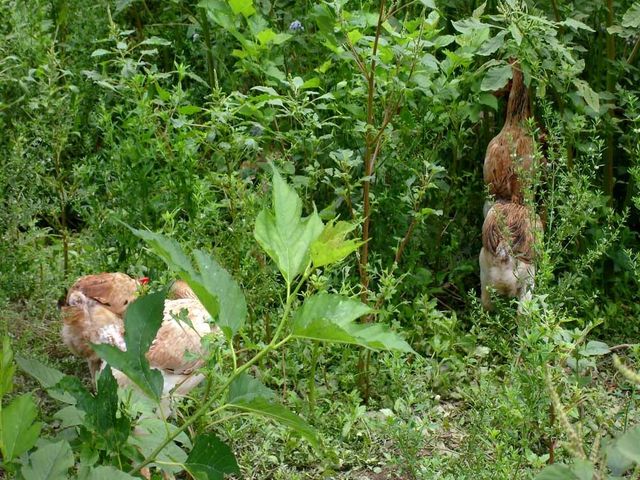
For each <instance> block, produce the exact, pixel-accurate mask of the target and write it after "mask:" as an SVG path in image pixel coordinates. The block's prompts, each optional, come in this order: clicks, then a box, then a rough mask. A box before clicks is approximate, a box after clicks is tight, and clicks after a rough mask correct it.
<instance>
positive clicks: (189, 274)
mask: <svg viewBox="0 0 640 480" xmlns="http://www.w3.org/2000/svg"><path fill="white" fill-rule="evenodd" d="M131 230H132V231H133V233H134V234H135V235H137V236H138V237H140V238H142V239H143V240H144V241H145V242H146V243H147V245H148V246H149V248H150V249H151V250H152V251H153V253H155V254H156V255H158V256H159V257H160V258H162V259H163V260H164V261H165V263H166V264H167V265H168V266H169V268H171V269H172V270H173V271H174V272H176V273H177V274H178V276H179V277H180V278H182V279H183V280H184V281H185V282H187V284H188V285H189V286H190V287H191V288H192V289H193V291H194V293H195V294H196V296H197V297H198V299H199V300H200V302H202V305H204V308H206V309H207V312H209V315H211V317H212V318H217V316H218V313H219V311H220V305H219V303H218V297H217V295H215V293H213V292H211V291H210V288H209V287H210V285H207V284H206V282H205V279H204V278H203V276H202V275H201V274H200V273H199V272H197V271H196V269H195V268H194V267H193V265H192V264H191V260H189V257H188V256H187V255H186V254H185V253H184V251H183V250H182V248H181V247H180V244H179V243H178V242H176V241H175V240H174V239H172V238H168V237H165V236H164V235H161V234H159V233H154V232H150V231H148V230H136V229H135V228H132V229H131Z"/></svg>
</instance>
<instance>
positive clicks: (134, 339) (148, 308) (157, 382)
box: [93, 292, 165, 400]
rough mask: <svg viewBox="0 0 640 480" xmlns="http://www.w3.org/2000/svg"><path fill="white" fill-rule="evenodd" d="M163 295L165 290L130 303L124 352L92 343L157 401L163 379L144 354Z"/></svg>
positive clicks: (152, 336) (154, 330)
mask: <svg viewBox="0 0 640 480" xmlns="http://www.w3.org/2000/svg"><path fill="white" fill-rule="evenodd" d="M164 297H165V294H164V292H158V293H152V294H150V295H145V296H144V297H140V298H138V299H137V300H136V301H135V302H133V303H132V304H131V305H129V308H127V311H126V313H125V316H124V326H125V334H124V338H125V343H126V345H127V350H126V351H125V352H123V351H121V350H119V349H117V348H116V347H113V346H111V345H93V349H94V350H95V352H96V353H97V354H98V355H99V356H100V358H102V359H103V360H105V361H106V362H107V363H109V365H111V366H112V367H114V368H117V369H118V370H120V371H121V372H123V373H124V374H125V375H126V376H127V377H129V378H130V379H131V381H132V382H133V383H135V384H136V385H137V386H138V387H139V388H140V390H142V391H143V392H144V393H145V394H147V395H149V396H150V397H152V398H154V399H156V400H159V399H160V395H162V387H163V385H164V380H163V377H162V374H161V373H160V372H159V371H158V370H155V369H153V370H152V369H151V368H149V362H148V361H147V359H146V357H145V354H146V353H147V351H148V350H149V347H150V346H151V343H152V342H153V340H154V339H155V338H156V333H157V332H158V329H159V328H160V324H161V323H162V318H163V310H164Z"/></svg>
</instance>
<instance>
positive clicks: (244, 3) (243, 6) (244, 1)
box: [228, 0, 256, 18]
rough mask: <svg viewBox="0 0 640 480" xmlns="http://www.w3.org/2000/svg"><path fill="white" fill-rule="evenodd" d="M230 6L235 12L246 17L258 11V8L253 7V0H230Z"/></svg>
mask: <svg viewBox="0 0 640 480" xmlns="http://www.w3.org/2000/svg"><path fill="white" fill-rule="evenodd" d="M228 1H229V6H230V7H231V10H233V13H235V14H236V15H238V14H239V13H241V14H242V15H243V16H244V17H245V18H248V17H250V16H251V15H253V14H254V13H256V9H255V8H254V7H253V0H228Z"/></svg>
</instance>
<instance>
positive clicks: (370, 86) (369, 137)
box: [359, 0, 386, 303]
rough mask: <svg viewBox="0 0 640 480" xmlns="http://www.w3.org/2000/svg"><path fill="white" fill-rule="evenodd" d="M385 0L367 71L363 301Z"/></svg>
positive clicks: (376, 148)
mask: <svg viewBox="0 0 640 480" xmlns="http://www.w3.org/2000/svg"><path fill="white" fill-rule="evenodd" d="M385 4H386V1H385V0H381V1H380V12H379V14H378V25H377V26H376V36H375V38H374V40H373V50H372V52H371V66H370V67H369V71H368V73H367V133H366V135H365V153H364V177H365V178H364V182H363V192H362V197H363V205H364V206H363V216H364V222H363V225H362V241H363V245H362V248H361V250H360V262H359V273H360V284H361V285H362V293H361V294H360V296H361V300H362V301H363V302H364V303H368V300H369V295H368V290H369V273H368V271H367V266H368V264H369V236H370V226H371V194H370V191H371V176H372V175H373V168H374V164H375V161H376V157H377V155H378V151H379V147H380V142H379V141H378V142H376V141H375V138H376V137H379V136H381V135H380V132H382V131H384V129H382V130H381V131H380V132H379V133H378V135H377V136H376V137H374V135H373V131H372V129H373V124H374V110H373V108H374V105H373V97H374V95H375V88H376V84H375V81H376V55H377V53H378V43H379V41H380V34H381V32H382V23H383V22H384V7H385Z"/></svg>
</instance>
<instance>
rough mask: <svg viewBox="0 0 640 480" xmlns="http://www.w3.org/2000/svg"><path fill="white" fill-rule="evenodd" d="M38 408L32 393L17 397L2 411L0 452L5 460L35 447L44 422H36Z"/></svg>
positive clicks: (0, 418) (0, 414) (0, 415)
mask: <svg viewBox="0 0 640 480" xmlns="http://www.w3.org/2000/svg"><path fill="white" fill-rule="evenodd" d="M37 414H38V408H37V407H36V402H35V401H34V400H33V397H32V396H31V395H30V394H28V393H27V394H24V395H21V396H19V397H17V398H14V399H13V401H12V402H11V403H10V404H9V405H8V406H6V407H4V408H3V409H2V412H1V413H0V452H2V458H3V461H5V462H9V461H11V460H13V459H14V458H17V457H19V456H20V455H22V454H23V453H24V452H26V451H27V450H29V449H30V448H31V447H33V446H34V445H35V443H36V440H37V439H38V435H39V434H40V429H41V428H42V424H41V423H40V422H34V420H35V419H36V415H37Z"/></svg>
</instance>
